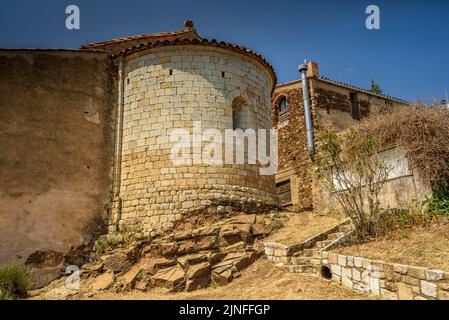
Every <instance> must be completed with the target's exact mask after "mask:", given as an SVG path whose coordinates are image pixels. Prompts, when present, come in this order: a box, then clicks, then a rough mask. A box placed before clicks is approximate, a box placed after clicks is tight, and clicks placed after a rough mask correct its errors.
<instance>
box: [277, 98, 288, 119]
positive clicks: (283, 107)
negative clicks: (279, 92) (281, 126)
mask: <svg viewBox="0 0 449 320" xmlns="http://www.w3.org/2000/svg"><path fill="white" fill-rule="evenodd" d="M287 108H288V103H287V98H286V97H282V98H281V100H280V101H279V104H278V110H279V122H283V121H286V120H288V112H287Z"/></svg>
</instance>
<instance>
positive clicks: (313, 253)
mask: <svg viewBox="0 0 449 320" xmlns="http://www.w3.org/2000/svg"><path fill="white" fill-rule="evenodd" d="M303 252H304V256H305V257H313V258H320V257H321V253H320V249H318V248H312V249H304V251H303Z"/></svg>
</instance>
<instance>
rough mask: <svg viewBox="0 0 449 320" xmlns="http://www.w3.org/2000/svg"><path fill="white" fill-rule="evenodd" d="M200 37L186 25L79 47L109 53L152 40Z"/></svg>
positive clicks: (193, 29)
mask: <svg viewBox="0 0 449 320" xmlns="http://www.w3.org/2000/svg"><path fill="white" fill-rule="evenodd" d="M178 38H180V39H201V36H200V35H199V34H198V33H197V32H196V30H195V28H191V27H186V28H184V29H182V30H178V31H173V32H160V33H152V34H142V35H136V36H129V37H124V38H118V39H113V40H108V41H101V42H93V43H88V44H85V45H82V46H81V49H101V50H105V51H108V52H110V53H115V52H117V51H121V50H123V49H125V48H128V47H133V46H135V45H139V44H146V43H149V42H154V41H165V40H174V39H178Z"/></svg>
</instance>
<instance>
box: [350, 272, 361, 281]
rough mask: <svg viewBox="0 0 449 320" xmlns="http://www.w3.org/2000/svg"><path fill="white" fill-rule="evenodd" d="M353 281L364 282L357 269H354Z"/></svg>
mask: <svg viewBox="0 0 449 320" xmlns="http://www.w3.org/2000/svg"><path fill="white" fill-rule="evenodd" d="M352 279H353V280H354V281H362V275H361V273H360V271H358V270H357V269H352Z"/></svg>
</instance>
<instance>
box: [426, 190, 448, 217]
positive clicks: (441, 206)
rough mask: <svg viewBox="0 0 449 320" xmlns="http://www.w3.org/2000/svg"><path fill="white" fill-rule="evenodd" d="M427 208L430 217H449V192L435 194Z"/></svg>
mask: <svg viewBox="0 0 449 320" xmlns="http://www.w3.org/2000/svg"><path fill="white" fill-rule="evenodd" d="M427 206H428V207H427V208H428V211H429V214H430V215H431V216H449V191H438V192H435V193H434V195H433V197H432V198H431V199H430V200H429V201H428V202H427Z"/></svg>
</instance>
